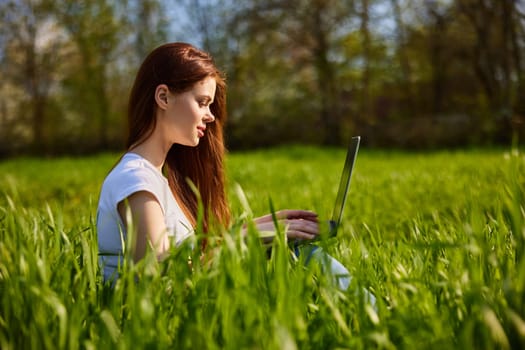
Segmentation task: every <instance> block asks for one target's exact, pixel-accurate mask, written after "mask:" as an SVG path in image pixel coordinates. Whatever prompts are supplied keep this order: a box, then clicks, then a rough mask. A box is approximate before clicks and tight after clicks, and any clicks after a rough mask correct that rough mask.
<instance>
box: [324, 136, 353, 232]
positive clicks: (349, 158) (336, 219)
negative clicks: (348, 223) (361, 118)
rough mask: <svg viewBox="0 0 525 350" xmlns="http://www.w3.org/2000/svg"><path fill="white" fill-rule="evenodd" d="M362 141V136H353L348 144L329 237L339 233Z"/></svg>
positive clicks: (330, 223)
mask: <svg viewBox="0 0 525 350" xmlns="http://www.w3.org/2000/svg"><path fill="white" fill-rule="evenodd" d="M360 142H361V137H360V136H354V137H352V140H350V145H349V146H348V151H347V152H346V159H345V165H344V166H343V173H342V174H341V180H340V181H339V189H338V190H337V196H336V197H335V205H334V210H333V212H332V218H331V219H330V221H329V222H328V223H329V232H328V236H329V237H335V236H336V235H337V229H338V228H339V226H340V225H341V219H342V218H343V212H344V209H345V204H346V197H347V196H348V190H349V189H350V180H352V172H353V170H354V166H355V160H356V158H357V152H358V151H359V143H360Z"/></svg>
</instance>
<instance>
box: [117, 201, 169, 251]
mask: <svg viewBox="0 0 525 350" xmlns="http://www.w3.org/2000/svg"><path fill="white" fill-rule="evenodd" d="M128 207H129V209H130V211H131V219H132V220H133V221H132V224H133V226H134V227H135V231H136V243H135V247H134V248H135V250H134V254H133V260H135V261H138V260H140V259H142V258H143V257H144V255H145V254H146V249H147V247H148V244H149V242H151V245H152V247H153V249H154V251H155V253H156V255H157V257H158V258H159V259H161V258H162V257H163V256H164V255H165V254H166V253H167V252H168V251H169V249H170V240H169V237H168V234H167V229H166V224H165V220H164V213H163V211H162V208H161V207H160V204H159V202H158V201H157V199H156V198H155V196H154V195H153V194H151V193H149V192H146V191H139V192H135V193H133V194H132V195H130V196H129V197H128V198H127V199H126V200H124V201H121V202H120V203H119V204H118V212H119V214H120V217H121V219H122V222H123V223H124V225H125V226H126V231H127V230H128V227H127V225H128V222H127V219H126V209H127V208H128Z"/></svg>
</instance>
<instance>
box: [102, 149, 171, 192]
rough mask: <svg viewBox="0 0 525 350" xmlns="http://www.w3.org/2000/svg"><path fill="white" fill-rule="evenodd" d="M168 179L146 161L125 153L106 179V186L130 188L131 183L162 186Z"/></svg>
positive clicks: (136, 155)
mask: <svg viewBox="0 0 525 350" xmlns="http://www.w3.org/2000/svg"><path fill="white" fill-rule="evenodd" d="M164 181H167V180H166V178H165V177H164V176H163V175H162V174H161V173H160V172H159V171H158V170H157V169H155V168H154V167H153V165H152V164H151V163H149V162H148V161H147V160H146V159H144V158H142V157H141V156H139V155H138V154H135V153H125V154H124V155H123V156H122V158H121V159H120V161H119V162H118V164H117V165H116V166H115V167H114V168H113V169H112V170H111V172H110V173H109V174H108V176H107V177H106V179H105V181H104V182H105V183H106V184H112V185H116V186H122V185H124V186H129V185H130V184H131V183H150V184H157V185H159V184H162V182H164Z"/></svg>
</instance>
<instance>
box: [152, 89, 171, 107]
mask: <svg viewBox="0 0 525 350" xmlns="http://www.w3.org/2000/svg"><path fill="white" fill-rule="evenodd" d="M169 91H170V90H169V89H168V86H167V85H166V84H160V85H159V86H157V88H156V89H155V102H156V103H157V106H158V107H159V108H160V109H163V110H166V108H168V93H169Z"/></svg>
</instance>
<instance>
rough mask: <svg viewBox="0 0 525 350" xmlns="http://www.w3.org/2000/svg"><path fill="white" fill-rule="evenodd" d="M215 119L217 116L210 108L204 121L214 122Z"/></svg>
mask: <svg viewBox="0 0 525 350" xmlns="http://www.w3.org/2000/svg"><path fill="white" fill-rule="evenodd" d="M214 121H215V116H214V115H213V114H212V113H211V111H210V110H208V112H206V114H205V115H204V122H205V123H213V122H214Z"/></svg>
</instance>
